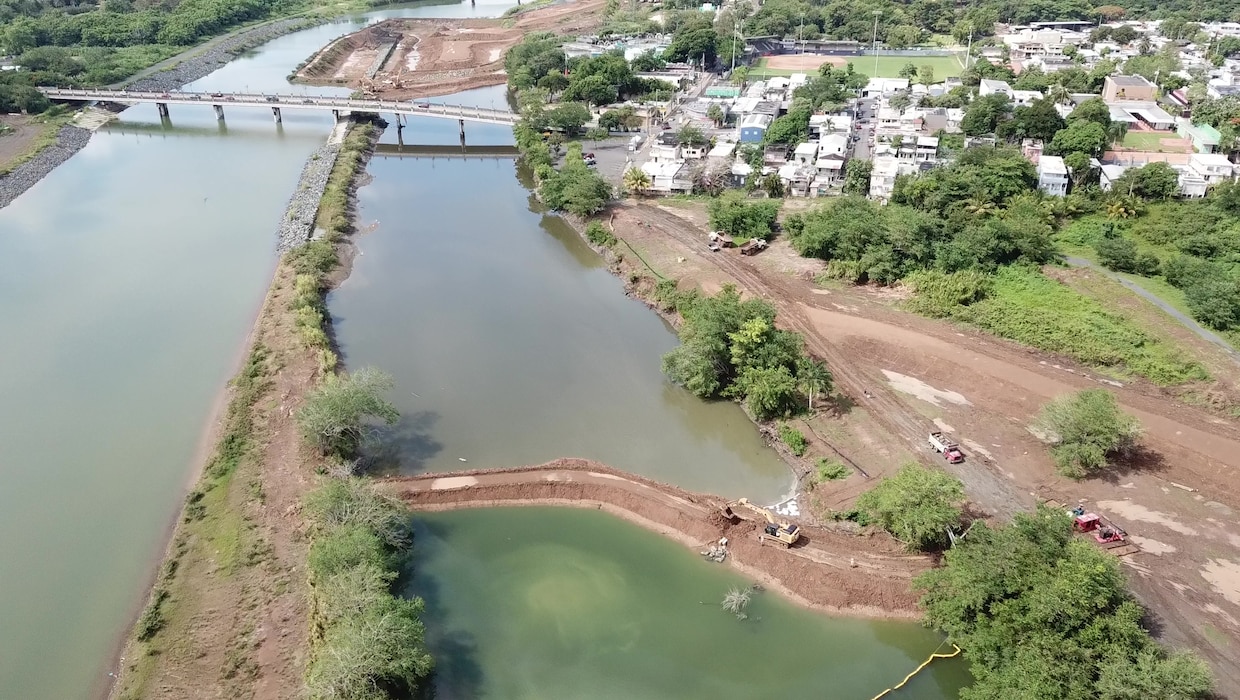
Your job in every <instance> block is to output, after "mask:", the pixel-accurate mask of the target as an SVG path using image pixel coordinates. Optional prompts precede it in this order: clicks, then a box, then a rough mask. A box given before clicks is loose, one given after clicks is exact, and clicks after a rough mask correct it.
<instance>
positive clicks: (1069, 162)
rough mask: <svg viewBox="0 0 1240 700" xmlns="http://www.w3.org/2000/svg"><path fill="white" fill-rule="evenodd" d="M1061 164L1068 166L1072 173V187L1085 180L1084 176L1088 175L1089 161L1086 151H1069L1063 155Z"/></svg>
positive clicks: (1079, 184)
mask: <svg viewBox="0 0 1240 700" xmlns="http://www.w3.org/2000/svg"><path fill="white" fill-rule="evenodd" d="M1063 164H1064V165H1066V166H1068V171H1069V172H1071V173H1072V188H1073V189H1076V188H1077V187H1080V186H1081V184H1082V183H1084V182H1085V178H1086V177H1088V176H1089V170H1090V167H1091V166H1090V161H1089V154H1088V153H1081V152H1080V151H1077V152H1075V153H1069V154H1068V155H1066V156H1064V158H1063Z"/></svg>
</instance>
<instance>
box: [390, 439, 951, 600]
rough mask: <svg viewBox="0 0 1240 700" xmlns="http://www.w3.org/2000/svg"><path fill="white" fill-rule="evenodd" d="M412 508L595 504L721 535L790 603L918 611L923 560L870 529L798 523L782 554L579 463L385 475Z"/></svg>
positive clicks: (732, 556) (687, 539)
mask: <svg viewBox="0 0 1240 700" xmlns="http://www.w3.org/2000/svg"><path fill="white" fill-rule="evenodd" d="M384 483H385V487H386V488H387V489H389V490H390V491H391V492H392V493H394V494H396V495H397V496H399V497H400V498H401V499H403V500H404V501H405V502H406V503H408V504H409V505H410V506H411V507H412V508H413V509H415V510H448V509H455V508H483V507H492V506H506V505H507V506H513V505H557V506H571V507H579V508H598V509H601V510H604V511H607V512H609V513H613V514H615V515H617V516H619V517H622V518H624V519H626V520H629V521H631V522H634V523H636V524H638V525H641V526H643V527H646V528H648V529H650V530H653V531H655V532H658V533H660V534H663V535H665V536H668V537H671V538H672V539H675V540H676V541H678V542H681V543H683V544H685V545H687V546H690V547H693V548H695V549H701V548H703V547H705V546H708V545H710V544H711V543H714V542H717V541H718V540H719V538H721V537H727V538H728V551H729V557H728V561H729V562H730V563H731V565H732V566H735V567H736V568H737V569H738V570H740V571H741V572H742V573H744V574H745V575H747V576H750V577H752V578H754V579H756V580H758V581H759V582H761V583H763V585H765V586H767V587H768V588H771V589H773V590H777V591H779V592H781V593H783V594H784V595H786V596H787V597H789V598H791V599H792V600H793V601H795V602H797V603H799V604H801V605H805V606H807V607H812V608H816V609H820V610H825V611H829V612H835V613H844V614H849V615H858V616H865V617H899V618H914V617H917V615H918V610H917V594H916V593H915V592H914V591H913V590H912V587H911V585H910V584H911V580H912V578H913V576H915V575H917V574H918V573H920V572H922V571H925V570H927V569H928V568H930V567H931V566H932V565H933V560H932V559H931V558H929V557H925V556H920V555H910V554H907V553H906V552H904V551H903V549H902V548H901V546H900V545H899V543H897V542H895V541H894V540H892V539H891V538H890V537H888V536H886V535H884V534H879V533H862V534H854V533H850V532H845V531H843V530H833V529H828V528H822V527H806V526H803V527H802V530H803V534H804V536H803V537H802V539H801V541H800V542H798V544H797V545H796V546H795V547H793V548H791V549H787V550H785V549H784V548H783V547H780V546H778V545H771V544H767V545H763V544H761V543H760V541H759V540H758V539H757V530H756V528H757V523H755V522H753V521H744V520H742V521H735V522H730V521H728V520H727V519H726V518H724V517H723V515H722V513H721V508H722V507H723V505H724V504H725V503H726V501H725V500H724V499H721V498H718V497H716V496H710V495H706V494H698V493H691V492H689V491H685V490H683V489H680V488H677V487H674V486H669V485H667V484H662V483H659V482H656V481H652V480H650V479H646V478H643V477H639V476H636V475H633V474H628V473H626V472H621V471H618V470H616V469H612V468H611V467H607V466H605V465H603V464H600V463H598V462H592V461H590V460H584V459H559V460H555V461H552V462H548V463H546V464H543V465H539V466H534V467H519V468H513V469H493V470H471V471H460V472H451V473H447V474H433V475H424V476H416V477H396V478H391V479H386V480H385V482H384Z"/></svg>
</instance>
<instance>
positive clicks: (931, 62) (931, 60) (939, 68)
mask: <svg viewBox="0 0 1240 700" xmlns="http://www.w3.org/2000/svg"><path fill="white" fill-rule="evenodd" d="M848 60H849V61H851V62H852V64H853V69H854V70H856V71H857V72H858V73H864V74H865V75H868V76H870V77H872V78H873V77H878V78H898V77H900V69H901V68H903V67H904V66H905V64H907V63H912V64H913V65H914V66H917V68H918V69H920V68H921V67H922V66H930V67H931V68H932V69H933V70H934V80H935V81H936V82H938V81H942V80H943V78H953V77H956V76H958V75H960V72H961V71H962V70H964V66H963V65H961V63H960V59H959V58H957V57H955V56H879V57H878V72H877V73H875V71H874V56H873V55H872V54H871V55H869V56H849V57H848ZM798 72H800V73H804V72H806V71H794V70H784V69H779V68H767V67H766V58H760V59H758V63H757V64H756V65H755V66H754V67H753V68H751V69H750V71H749V77H751V78H769V77H771V76H776V75H782V76H789V75H792V74H793V73H798Z"/></svg>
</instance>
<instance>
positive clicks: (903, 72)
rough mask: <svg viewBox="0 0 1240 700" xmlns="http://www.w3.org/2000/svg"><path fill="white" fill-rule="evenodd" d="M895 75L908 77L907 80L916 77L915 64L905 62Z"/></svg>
mask: <svg viewBox="0 0 1240 700" xmlns="http://www.w3.org/2000/svg"><path fill="white" fill-rule="evenodd" d="M897 75H899V76H900V77H901V78H908V79H909V80H912V79H914V78H916V77H917V66H915V65H913V64H912V63H905V64H904V65H903V66H901V67H900V72H899V73H898V74H897Z"/></svg>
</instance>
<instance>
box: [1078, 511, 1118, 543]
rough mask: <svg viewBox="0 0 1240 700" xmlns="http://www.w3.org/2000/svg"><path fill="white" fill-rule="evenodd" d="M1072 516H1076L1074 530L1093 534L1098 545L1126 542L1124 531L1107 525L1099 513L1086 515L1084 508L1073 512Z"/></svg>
mask: <svg viewBox="0 0 1240 700" xmlns="http://www.w3.org/2000/svg"><path fill="white" fill-rule="evenodd" d="M1072 515H1073V516H1074V517H1073V518H1072V529H1073V530H1076V531H1077V532H1088V533H1093V536H1094V539H1095V540H1097V541H1098V544H1110V543H1112V542H1123V541H1124V534H1125V533H1124V531H1123V530H1121V529H1119V528H1118V527H1115V526H1114V525H1111V524H1110V523H1107V522H1106V521H1104V520H1103V519H1102V516H1100V515H1098V514H1097V513H1086V512H1085V509H1084V508H1077V509H1076V510H1073V511H1072Z"/></svg>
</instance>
